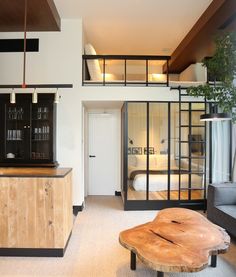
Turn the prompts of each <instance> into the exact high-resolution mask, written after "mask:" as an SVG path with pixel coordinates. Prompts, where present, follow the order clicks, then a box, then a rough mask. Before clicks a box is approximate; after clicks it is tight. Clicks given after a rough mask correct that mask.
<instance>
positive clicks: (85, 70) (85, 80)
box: [82, 55, 171, 86]
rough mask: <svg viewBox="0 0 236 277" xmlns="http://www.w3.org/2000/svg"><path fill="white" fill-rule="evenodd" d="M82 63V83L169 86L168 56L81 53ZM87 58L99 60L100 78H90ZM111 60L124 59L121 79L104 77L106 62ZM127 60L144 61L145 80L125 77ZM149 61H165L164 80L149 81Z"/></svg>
mask: <svg viewBox="0 0 236 277" xmlns="http://www.w3.org/2000/svg"><path fill="white" fill-rule="evenodd" d="M82 57H83V63H82V85H83V86H85V85H102V86H106V85H122V86H128V85H141V86H143V85H144V86H169V60H170V58H171V57H170V56H142V55H83V56H82ZM88 60H98V61H101V63H102V65H101V67H102V70H101V72H102V73H101V78H100V80H91V79H90V75H89V70H88V65H87V61H88ZM109 60H110V61H111V60H115V61H118V60H120V61H124V65H123V66H124V68H123V70H124V71H123V74H124V78H122V80H113V81H110V80H107V79H106V73H109V72H106V62H107V61H109ZM128 61H145V80H144V81H143V80H136V81H130V80H128V78H127V68H128V64H127V62H128ZM150 61H164V62H165V63H166V71H165V75H166V80H165V81H161V82H158V81H149V65H150Z"/></svg>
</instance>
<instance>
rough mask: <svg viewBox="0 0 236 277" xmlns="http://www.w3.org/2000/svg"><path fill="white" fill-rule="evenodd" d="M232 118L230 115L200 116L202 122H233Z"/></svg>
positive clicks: (212, 114)
mask: <svg viewBox="0 0 236 277" xmlns="http://www.w3.org/2000/svg"><path fill="white" fill-rule="evenodd" d="M231 119H232V118H231V116H230V114H228V113H209V114H202V115H201V116H200V121H205V122H206V121H223V120H231Z"/></svg>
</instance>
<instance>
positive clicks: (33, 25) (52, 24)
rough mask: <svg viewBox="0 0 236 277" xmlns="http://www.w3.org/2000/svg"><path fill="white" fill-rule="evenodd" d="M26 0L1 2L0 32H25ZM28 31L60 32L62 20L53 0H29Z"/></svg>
mask: <svg viewBox="0 0 236 277" xmlns="http://www.w3.org/2000/svg"><path fill="white" fill-rule="evenodd" d="M24 3H25V1H24V0H10V1H0V32H22V31H23V30H24ZM27 15H28V18H27V31H28V32H41V31H60V30H61V19H60V16H59V14H58V11H57V8H56V6H55V4H54V1H53V0H28V14H27Z"/></svg>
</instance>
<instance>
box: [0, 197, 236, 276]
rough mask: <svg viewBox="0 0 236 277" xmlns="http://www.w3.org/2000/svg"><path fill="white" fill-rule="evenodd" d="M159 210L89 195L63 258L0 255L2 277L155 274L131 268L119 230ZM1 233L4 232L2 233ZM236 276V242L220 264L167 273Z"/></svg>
mask: <svg viewBox="0 0 236 277" xmlns="http://www.w3.org/2000/svg"><path fill="white" fill-rule="evenodd" d="M155 216H156V211H128V212H125V211H123V209H122V202H121V198H120V197H112V196H111V197H110V196H107V197H106V196H104V197H103V196H90V197H88V198H87V200H86V208H85V210H84V211H83V212H82V213H79V214H78V216H77V218H76V219H75V222H74V228H73V234H72V237H71V240H70V243H69V245H68V248H67V251H66V254H65V256H64V258H7V257H0V276H1V277H26V276H27V277H31V276H33V277H36V276H37V277H39V276H40V277H54V276H55V277H76V276H78V277H113V276H118V277H135V276H137V277H141V276H142V277H145V276H147V277H154V276H156V272H155V271H153V270H150V269H148V268H147V267H145V266H144V265H142V263H141V262H140V261H137V269H136V271H131V270H130V268H129V262H130V253H129V251H128V250H126V249H124V248H123V247H121V246H120V244H119V242H118V236H119V232H120V231H122V230H124V229H127V228H130V227H133V226H135V225H138V224H142V223H145V222H147V221H150V220H152V219H153V218H154V217H155ZM0 235H1V234H0ZM200 276H201V277H236V242H235V241H234V242H232V244H231V247H230V250H229V252H228V253H226V254H224V255H220V256H219V258H218V266H217V268H211V267H208V268H206V269H205V270H203V271H201V272H198V273H184V274H183V273H181V274H179V273H175V274H173V273H172V274H169V273H166V274H165V277H200Z"/></svg>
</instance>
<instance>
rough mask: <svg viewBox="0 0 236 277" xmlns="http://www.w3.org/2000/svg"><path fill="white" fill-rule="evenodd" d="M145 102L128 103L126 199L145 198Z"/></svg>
mask: <svg viewBox="0 0 236 277" xmlns="http://www.w3.org/2000/svg"><path fill="white" fill-rule="evenodd" d="M146 146H147V104H146V103H128V191H127V199H128V200H145V199H146V191H147V174H146V173H147V156H146V154H144V148H145V147H146Z"/></svg>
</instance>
